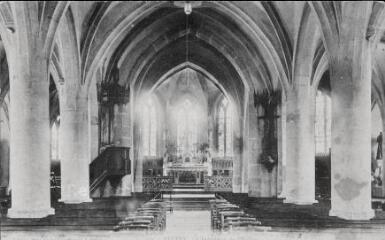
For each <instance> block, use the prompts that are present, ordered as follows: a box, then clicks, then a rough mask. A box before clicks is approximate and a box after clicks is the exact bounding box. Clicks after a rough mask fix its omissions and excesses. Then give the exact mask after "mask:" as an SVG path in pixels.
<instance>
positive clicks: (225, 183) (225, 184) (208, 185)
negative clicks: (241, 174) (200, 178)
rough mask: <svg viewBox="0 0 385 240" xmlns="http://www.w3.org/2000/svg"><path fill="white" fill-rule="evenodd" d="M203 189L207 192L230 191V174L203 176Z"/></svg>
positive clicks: (231, 179)
mask: <svg viewBox="0 0 385 240" xmlns="http://www.w3.org/2000/svg"><path fill="white" fill-rule="evenodd" d="M205 190H206V191H209V192H231V191H232V190H233V177H232V176H205Z"/></svg>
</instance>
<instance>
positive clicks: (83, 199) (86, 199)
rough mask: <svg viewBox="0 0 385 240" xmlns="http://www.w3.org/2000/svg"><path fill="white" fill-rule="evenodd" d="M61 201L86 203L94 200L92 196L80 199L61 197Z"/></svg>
mask: <svg viewBox="0 0 385 240" xmlns="http://www.w3.org/2000/svg"><path fill="white" fill-rule="evenodd" d="M59 202H62V203H68V204H78V203H86V202H92V198H81V199H80V198H79V199H63V198H61V199H59Z"/></svg>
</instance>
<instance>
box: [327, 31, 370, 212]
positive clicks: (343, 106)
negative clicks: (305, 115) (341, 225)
mask: <svg viewBox="0 0 385 240" xmlns="http://www.w3.org/2000/svg"><path fill="white" fill-rule="evenodd" d="M353 40H354V41H353ZM353 40H351V41H347V42H345V43H344V44H341V47H340V49H339V51H338V55H336V56H333V58H332V61H331V63H330V69H331V71H330V72H331V76H330V77H331V81H330V82H331V84H332V150H331V210H330V215H331V216H338V217H341V218H345V219H370V218H372V217H373V216H374V212H373V210H372V209H371V118H370V117H371V54H370V47H369V42H368V41H366V40H365V39H364V38H363V37H362V38H357V39H353ZM353 43H354V44H353Z"/></svg>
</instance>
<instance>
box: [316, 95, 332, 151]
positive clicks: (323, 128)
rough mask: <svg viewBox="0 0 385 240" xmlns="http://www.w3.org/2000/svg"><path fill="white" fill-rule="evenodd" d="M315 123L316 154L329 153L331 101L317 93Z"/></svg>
mask: <svg viewBox="0 0 385 240" xmlns="http://www.w3.org/2000/svg"><path fill="white" fill-rule="evenodd" d="M315 118H316V121H315V151H316V154H325V153H329V149H330V147H331V99H330V96H328V95H327V94H325V93H323V92H321V91H317V96H316V117H315Z"/></svg>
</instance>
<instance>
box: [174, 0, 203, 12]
mask: <svg viewBox="0 0 385 240" xmlns="http://www.w3.org/2000/svg"><path fill="white" fill-rule="evenodd" d="M174 5H175V6H177V7H180V8H183V9H184V13H185V14H186V15H190V14H191V13H192V10H193V8H194V7H199V6H201V5H202V1H174Z"/></svg>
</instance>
